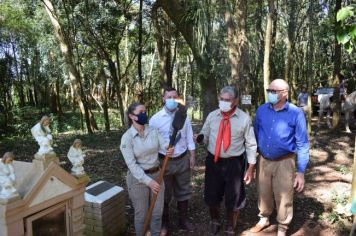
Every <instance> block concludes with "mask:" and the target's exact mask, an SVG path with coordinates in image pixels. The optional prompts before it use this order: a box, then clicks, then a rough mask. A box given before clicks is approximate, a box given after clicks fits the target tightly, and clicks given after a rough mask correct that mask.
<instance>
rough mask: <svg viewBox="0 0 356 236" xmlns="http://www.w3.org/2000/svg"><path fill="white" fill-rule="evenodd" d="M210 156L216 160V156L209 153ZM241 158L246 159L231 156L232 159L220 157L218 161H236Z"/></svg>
mask: <svg viewBox="0 0 356 236" xmlns="http://www.w3.org/2000/svg"><path fill="white" fill-rule="evenodd" d="M208 153H209V154H208V156H210V157H212V158H214V154H212V153H211V152H208ZM239 158H244V155H243V154H242V155H240V156H231V157H219V159H218V161H230V160H235V159H239Z"/></svg>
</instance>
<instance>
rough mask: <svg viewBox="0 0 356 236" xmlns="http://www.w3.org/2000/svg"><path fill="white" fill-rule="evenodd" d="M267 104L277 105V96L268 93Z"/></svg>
mask: <svg viewBox="0 0 356 236" xmlns="http://www.w3.org/2000/svg"><path fill="white" fill-rule="evenodd" d="M268 102H270V103H272V104H273V105H274V104H276V103H278V102H279V99H278V94H277V93H276V94H273V93H268Z"/></svg>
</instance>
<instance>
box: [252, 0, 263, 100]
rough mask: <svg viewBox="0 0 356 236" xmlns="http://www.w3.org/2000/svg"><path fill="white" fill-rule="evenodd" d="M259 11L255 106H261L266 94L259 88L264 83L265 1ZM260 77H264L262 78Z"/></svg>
mask: <svg viewBox="0 0 356 236" xmlns="http://www.w3.org/2000/svg"><path fill="white" fill-rule="evenodd" d="M257 4H258V5H257V11H256V15H255V19H256V25H255V27H256V34H257V37H256V45H257V48H258V55H257V63H256V68H255V83H254V84H255V86H254V87H255V88H254V94H255V96H254V97H253V98H252V99H253V101H254V103H255V104H261V103H263V101H264V92H263V90H261V87H260V86H258V85H260V84H262V83H263V70H261V68H262V67H263V47H264V39H263V30H262V18H263V0H258V1H257ZM260 75H262V76H261V77H260Z"/></svg>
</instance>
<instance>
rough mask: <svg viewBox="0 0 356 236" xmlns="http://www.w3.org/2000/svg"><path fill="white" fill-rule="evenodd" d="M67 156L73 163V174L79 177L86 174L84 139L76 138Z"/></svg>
mask: <svg viewBox="0 0 356 236" xmlns="http://www.w3.org/2000/svg"><path fill="white" fill-rule="evenodd" d="M67 156H68V159H69V160H70V162H71V163H72V165H73V167H72V169H71V171H72V174H73V175H75V176H77V177H79V176H83V175H85V171H84V168H83V164H84V157H85V154H84V153H83V151H82V141H81V140H80V139H76V140H74V142H73V145H72V146H71V147H70V148H69V151H68V155H67Z"/></svg>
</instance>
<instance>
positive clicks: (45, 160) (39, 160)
mask: <svg viewBox="0 0 356 236" xmlns="http://www.w3.org/2000/svg"><path fill="white" fill-rule="evenodd" d="M32 162H33V165H34V166H35V167H36V168H38V169H39V170H41V171H44V170H45V169H46V168H47V167H48V165H49V164H50V163H51V162H54V163H56V164H57V165H59V159H58V157H57V154H56V153H54V152H50V153H46V154H44V155H39V154H37V153H36V154H35V159H33V161H32Z"/></svg>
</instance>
